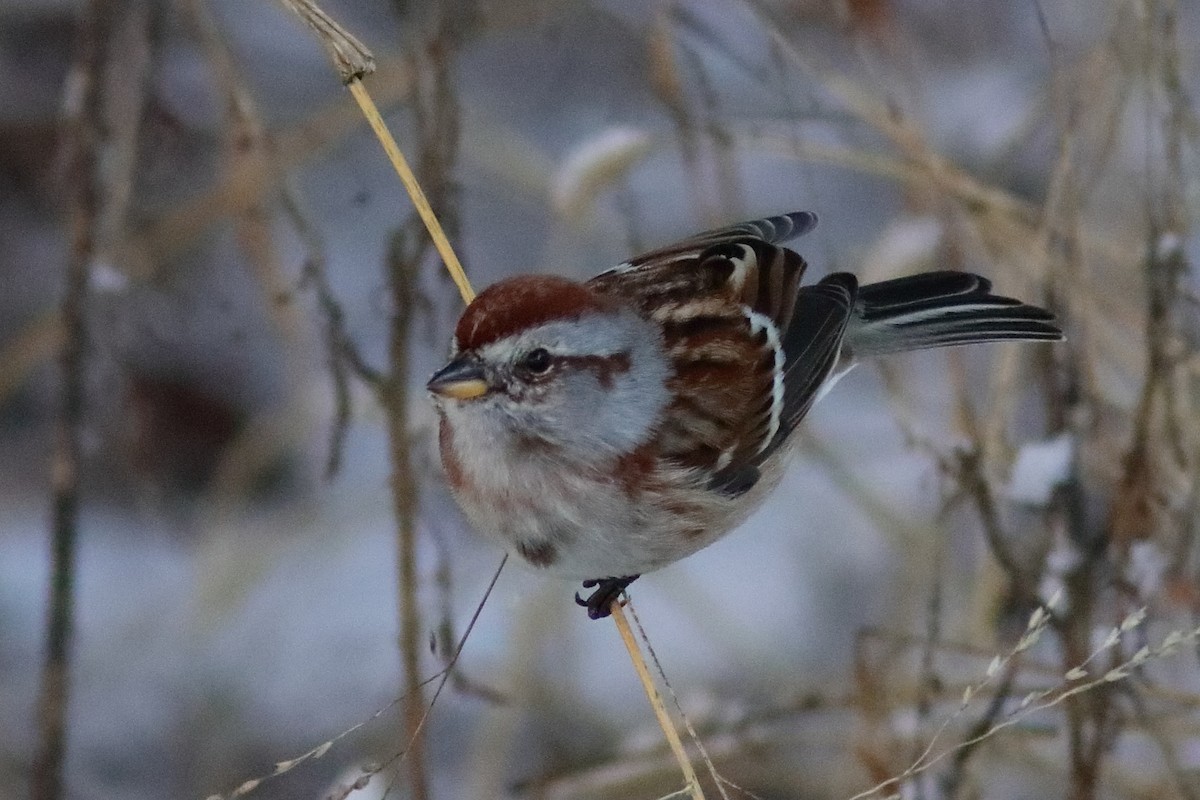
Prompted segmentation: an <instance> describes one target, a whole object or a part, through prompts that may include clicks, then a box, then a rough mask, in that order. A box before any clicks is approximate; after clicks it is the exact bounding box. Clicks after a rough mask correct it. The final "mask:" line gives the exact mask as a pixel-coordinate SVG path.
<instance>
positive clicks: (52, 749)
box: [30, 0, 114, 800]
mask: <svg viewBox="0 0 1200 800" xmlns="http://www.w3.org/2000/svg"><path fill="white" fill-rule="evenodd" d="M112 6H113V3H112V2H109V1H108V0H93V2H90V3H88V4H87V5H86V6H85V7H84V9H83V12H82V13H81V15H80V18H79V23H78V27H77V30H76V41H75V56H74V63H73V64H72V67H71V74H70V76H69V78H68V86H74V87H75V88H76V91H75V92H73V93H69V94H68V96H67V98H66V107H65V109H64V115H63V120H62V131H63V145H64V154H63V155H64V157H63V164H64V167H65V171H64V173H65V179H66V181H65V183H66V186H67V197H68V201H67V209H66V212H67V225H68V230H69V234H68V235H69V244H68V249H67V263H66V285H65V287H64V290H63V294H62V301H61V306H60V312H59V313H60V318H61V320H62V325H63V338H62V343H61V349H60V352H59V365H60V369H61V376H62V385H61V395H60V399H59V409H58V415H57V420H56V423H55V437H54V445H53V451H52V455H51V470H52V472H51V489H50V496H51V500H50V503H51V510H50V518H51V521H50V544H51V576H50V587H49V602H48V606H49V615H48V619H47V622H46V651H45V658H44V661H43V662H42V672H41V685H40V687H39V690H38V700H37V716H38V743H37V749H36V752H35V754H34V760H33V766H32V770H31V774H30V796H31V797H32V798H33V800H57V798H59V797H61V796H62V794H63V761H64V758H65V756H66V745H67V707H68V703H69V698H70V667H71V662H70V657H71V640H72V636H73V633H74V626H75V609H74V604H75V557H76V539H77V536H78V526H79V504H80V499H79V490H80V470H81V469H82V464H81V463H80V461H81V450H82V446H81V439H82V434H83V422H84V404H85V396H84V387H85V385H86V374H85V373H86V369H87V356H86V351H87V338H88V334H87V307H88V296H89V292H88V275H89V264H90V263H91V261H92V259H93V257H94V255H95V252H96V248H97V239H98V236H99V230H98V228H99V217H100V206H101V202H102V199H101V195H102V191H103V190H102V188H101V185H100V178H99V175H98V169H97V162H98V159H99V154H98V152H97V151H98V149H99V147H100V140H101V136H102V133H101V130H102V125H103V122H102V109H103V73H104V55H103V45H104V43H105V40H106V37H107V33H108V26H109V25H110V24H112V20H111V16H112V15H113V13H114V9H113V7H112Z"/></svg>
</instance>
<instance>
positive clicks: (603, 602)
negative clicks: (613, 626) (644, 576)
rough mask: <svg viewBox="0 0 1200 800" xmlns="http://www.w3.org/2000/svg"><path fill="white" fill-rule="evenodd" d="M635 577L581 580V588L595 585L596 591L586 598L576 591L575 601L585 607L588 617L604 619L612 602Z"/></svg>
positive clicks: (609, 612) (610, 608)
mask: <svg viewBox="0 0 1200 800" xmlns="http://www.w3.org/2000/svg"><path fill="white" fill-rule="evenodd" d="M637 579H638V576H637V575H629V576H626V577H624V578H591V579H589V580H586V581H584V582H583V588H585V589H591V588H592V587H596V591H594V592H592V593H591V594H590V595H588V598H587V599H586V600H584V599H583V598H582V597H580V596H579V592H576V593H575V602H576V603H577V604H579V605H581V606H583V607H584V608H586V609H587V613H588V618H589V619H604V618H605V617H607V616H608V615H609V614H611V613H612V604H613V603H614V602H615V601H616V600H618V599H620V597H621V593H622V592H624V591H625V589H626V587H628V586H629V584H631V583H633V582H634V581H636V580H637Z"/></svg>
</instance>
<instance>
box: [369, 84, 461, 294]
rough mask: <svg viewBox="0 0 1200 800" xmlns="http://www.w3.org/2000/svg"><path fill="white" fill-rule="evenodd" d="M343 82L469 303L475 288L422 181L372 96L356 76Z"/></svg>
mask: <svg viewBox="0 0 1200 800" xmlns="http://www.w3.org/2000/svg"><path fill="white" fill-rule="evenodd" d="M346 85H347V86H348V87H349V88H350V94H352V95H354V99H355V100H356V101H358V107H359V108H361V109H362V112H363V116H364V117H366V118H367V122H368V124H370V126H371V130H373V131H375V138H377V139H379V143H380V144H381V145H383V151H384V152H385V153H387V157H388V159H389V160H390V161H391V162H392V166H393V167H395V169H396V174H397V175H399V176H400V180H401V182H402V183H403V184H404V188H405V189H406V190H408V196H409V197H411V198H412V203H413V206H414V207H415V208H416V209H417V213H418V214H420V215H421V221H422V222H424V223H425V227H426V229H427V230H428V231H429V236H430V238H432V239H433V246H434V247H436V248H437V251H438V253H439V254H440V255H441V257H442V261H443V262H445V264H446V270H447V271H448V272H449V273H450V278H451V279H452V280H453V281H454V285H455V286H457V287H458V293H459V294H461V295H462V299H463V302H464V303H468V304H469V303H470V302H471V301H472V300H474V299H475V290H474V289H472V288H471V282H470V281H469V280H467V273H466V272H464V271H463V267H462V264H461V263H460V262H459V260H458V256H457V255H455V254H454V248H452V247H451V246H450V241H449V240H448V239H447V238H446V232H445V231H443V230H442V224H441V223H440V222H438V219H437V215H435V214H434V213H433V209H432V208H431V207H430V205H429V200H428V199H427V198H426V197H425V192H424V191H422V190H421V184H419V183H417V177H416V176H415V175H413V171H412V169H411V168H410V167H409V166H408V161H406V160H405V158H404V154H403V153H401V152H400V146H399V145H397V144H396V140H395V139H393V138H392V133H391V131H389V130H388V127H387V125H386V124H384V121H383V117H381V116H380V115H379V109H378V108H376V107H375V101H374V100H372V99H371V95H370V94H369V93H368V92H367V89H366V87H365V86H363V84H362V81H360V80H359V79H358V78H354V79H352V80H351V81H350V82H349V83H347V84H346Z"/></svg>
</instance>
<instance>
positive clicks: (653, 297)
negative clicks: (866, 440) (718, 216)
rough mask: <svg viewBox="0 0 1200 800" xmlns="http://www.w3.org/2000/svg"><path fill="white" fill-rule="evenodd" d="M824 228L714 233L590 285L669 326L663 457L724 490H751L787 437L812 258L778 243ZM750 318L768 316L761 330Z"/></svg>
mask: <svg viewBox="0 0 1200 800" xmlns="http://www.w3.org/2000/svg"><path fill="white" fill-rule="evenodd" d="M815 222H816V218H815V217H814V216H813V215H811V214H807V213H804V212H800V213H797V214H790V215H785V216H781V217H772V218H769V219H764V220H757V221H754V222H747V223H742V224H741V225H735V226H732V227H729V228H723V229H720V230H717V231H711V232H708V233H705V234H700V235H699V236H696V237H693V238H691V239H689V240H687V241H684V242H680V243H678V244H674V245H670V246H668V247H665V248H662V249H659V250H655V251H653V252H651V253H647V254H644V255H641V256H638V257H636V258H633V259H631V260H630V261H628V262H627V263H625V264H622V265H620V266H618V267H615V268H614V269H612V270H609V271H608V272H605V273H602V274H600V275H597V276H596V277H595V278H593V279H592V280H591V281H589V282H588V285H589V286H590V287H591V288H592V289H594V290H596V291H597V292H599V293H600V294H603V295H609V296H618V297H621V298H623V299H625V300H627V301H629V302H631V303H633V304H634V305H635V306H636V307H638V308H639V309H640V310H641V311H642V313H644V314H646V316H648V317H650V318H652V319H654V320H655V321H656V322H658V323H659V324H660V325H661V326H662V328H663V331H664V336H665V338H666V345H667V351H668V354H669V356H670V358H671V359H672V361H673V366H674V372H675V377H674V378H673V379H672V389H673V390H674V391H675V392H676V395H677V399H676V401H675V402H674V403H672V405H671V406H670V407H669V408H668V410H667V414H666V418H665V420H664V424H663V430H662V442H663V445H662V455H663V456H664V457H667V458H671V459H672V460H675V461H677V462H679V463H682V464H685V465H687V466H691V467H695V468H696V469H699V470H702V471H705V472H708V473H711V474H712V475H713V476H714V477H713V482H714V484H715V485H718V486H722V487H732V488H738V487H740V485H741V484H743V483H745V481H744V477H745V475H746V472H745V468H746V467H747V466H748V465H752V464H753V463H754V461H755V458H756V456H758V455H759V454H760V453H761V452H762V451H763V450H764V448H766V447H767V446H768V445H770V444H771V440H772V439H773V438H774V437H775V436H776V435H777V430H778V426H779V424H780V422H781V409H778V408H776V406H777V405H779V404H780V402H781V399H780V397H779V396H778V393H777V392H776V373H777V371H778V370H779V367H780V366H781V355H777V352H776V349H777V347H781V344H780V342H781V341H782V338H783V335H784V332H786V330H787V328H788V326H789V325H790V324H791V317H792V311H793V307H794V305H795V300H796V293H797V291H798V289H799V285H800V277H801V275H802V274H803V272H804V269H805V263H804V259H802V258H801V257H800V256H799V255H797V254H796V253H794V252H792V251H791V250H788V249H786V248H784V247H780V246H779V245H778V243H779V242H781V241H785V240H787V239H789V238H792V237H793V236H797V235H799V234H801V233H804V232H807V231H808V230H810V229H811V228H812V226H813V225H814V224H815ZM748 312H753V313H754V314H756V315H759V316H758V318H757V323H756V321H755V320H754V319H752V315H751V314H750V313H748ZM763 319H766V320H770V322H771V326H773V329H772V330H768V327H770V326H765V325H762V324H760V323H761V321H762V320H763ZM747 365H752V366H753V368H752V369H747V368H746V366H747ZM780 380H782V378H780ZM773 428H774V429H773ZM753 478H754V479H756V478H757V472H754V474H753ZM752 483H753V480H751V481H750V484H751V485H752ZM735 484H736V485H737V486H735ZM746 488H748V486H747V487H746ZM739 490H740V489H739Z"/></svg>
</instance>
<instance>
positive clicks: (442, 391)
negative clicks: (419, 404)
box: [425, 355, 488, 400]
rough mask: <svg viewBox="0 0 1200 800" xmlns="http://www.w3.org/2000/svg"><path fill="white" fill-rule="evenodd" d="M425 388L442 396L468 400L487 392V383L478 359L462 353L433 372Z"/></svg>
mask: <svg viewBox="0 0 1200 800" xmlns="http://www.w3.org/2000/svg"><path fill="white" fill-rule="evenodd" d="M425 388H426V389H428V390H429V391H431V392H433V393H434V394H436V395H441V396H442V397H451V398H453V399H455V400H470V399H472V398H474V397H480V396H482V395H484V394H487V390H488V383H487V379H486V378H485V377H484V373H483V365H482V364H480V363H479V360H478V359H477V358H475V357H474V356H470V355H462V356H459V357H458V358H456V359H454V360H453V361H451V362H450V363H449V364H447V365H446V366H444V367H442V368H441V369H439V370H438V371H437V372H435V373H433V377H432V378H430V379H429V383H427V384H425Z"/></svg>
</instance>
